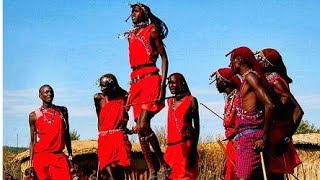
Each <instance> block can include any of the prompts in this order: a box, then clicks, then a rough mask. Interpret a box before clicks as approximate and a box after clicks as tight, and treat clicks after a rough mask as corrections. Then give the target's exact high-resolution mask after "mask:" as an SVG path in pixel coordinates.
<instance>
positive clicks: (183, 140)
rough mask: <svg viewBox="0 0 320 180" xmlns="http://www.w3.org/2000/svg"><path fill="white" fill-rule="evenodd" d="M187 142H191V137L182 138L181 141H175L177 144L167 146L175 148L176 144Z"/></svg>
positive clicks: (172, 143)
mask: <svg viewBox="0 0 320 180" xmlns="http://www.w3.org/2000/svg"><path fill="white" fill-rule="evenodd" d="M187 140H191V137H186V138H182V139H181V140H179V141H175V142H168V143H167V146H173V145H176V144H180V143H183V142H186V141H187Z"/></svg>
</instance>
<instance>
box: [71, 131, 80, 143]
mask: <svg viewBox="0 0 320 180" xmlns="http://www.w3.org/2000/svg"><path fill="white" fill-rule="evenodd" d="M70 139H71V141H73V140H79V139H80V134H78V132H77V131H76V130H75V129H74V130H72V132H70Z"/></svg>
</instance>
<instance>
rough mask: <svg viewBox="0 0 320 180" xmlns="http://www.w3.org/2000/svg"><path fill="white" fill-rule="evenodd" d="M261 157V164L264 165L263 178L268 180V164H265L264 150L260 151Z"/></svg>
mask: <svg viewBox="0 0 320 180" xmlns="http://www.w3.org/2000/svg"><path fill="white" fill-rule="evenodd" d="M260 158H261V165H262V172H263V179H264V180H268V178H267V172H266V166H265V164H264V158H263V152H262V151H261V152H260Z"/></svg>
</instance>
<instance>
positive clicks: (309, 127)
mask: <svg viewBox="0 0 320 180" xmlns="http://www.w3.org/2000/svg"><path fill="white" fill-rule="evenodd" d="M307 133H320V128H316V127H315V126H314V124H311V123H310V122H308V121H307V120H302V121H301V123H300V125H299V127H298V129H297V131H296V132H295V134H307Z"/></svg>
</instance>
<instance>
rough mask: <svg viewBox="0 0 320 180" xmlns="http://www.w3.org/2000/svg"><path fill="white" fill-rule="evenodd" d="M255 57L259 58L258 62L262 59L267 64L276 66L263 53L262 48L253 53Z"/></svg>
mask: <svg viewBox="0 0 320 180" xmlns="http://www.w3.org/2000/svg"><path fill="white" fill-rule="evenodd" d="M253 54H254V56H255V58H256V59H257V61H258V62H260V61H262V62H265V63H266V66H269V65H270V66H274V65H273V64H272V63H271V62H270V61H269V60H268V59H267V58H266V57H265V56H264V54H263V52H262V50H261V51H256V52H254V53H253Z"/></svg>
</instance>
